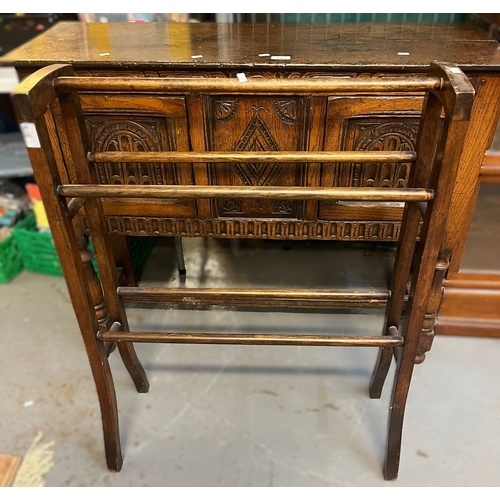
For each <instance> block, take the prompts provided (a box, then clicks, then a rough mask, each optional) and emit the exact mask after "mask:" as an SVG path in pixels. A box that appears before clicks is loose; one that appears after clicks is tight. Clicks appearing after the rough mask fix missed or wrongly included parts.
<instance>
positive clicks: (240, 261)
mask: <svg viewBox="0 0 500 500" xmlns="http://www.w3.org/2000/svg"><path fill="white" fill-rule="evenodd" d="M184 243H185V253H186V264H187V269H188V278H187V281H186V283H185V285H186V286H204V287H209V286H213V287H219V286H220V287H222V286H238V285H239V286H242V285H243V286H252V285H261V286H269V287H271V286H276V287H280V286H281V287H285V286H289V287H308V286H311V287H312V286H316V287H321V286H325V287H327V286H332V287H335V286H348V287H356V286H366V284H368V282H370V283H371V284H372V285H374V286H385V283H386V281H387V278H388V275H389V271H390V265H391V262H392V258H393V252H392V249H391V248H386V247H384V246H383V245H382V246H378V247H377V246H371V247H369V248H363V247H362V246H361V245H359V244H357V245H356V244H355V245H345V244H342V243H339V244H334V243H319V242H314V243H310V244H307V243H305V242H300V243H291V244H290V245H289V247H288V249H287V250H284V249H283V242H243V243H242V244H241V246H240V248H239V249H235V248H233V249H231V248H230V245H229V243H228V242H227V241H214V240H210V241H206V240H200V239H195V240H184ZM173 262H174V253H173V244H172V241H171V240H168V239H165V240H162V242H161V244H160V245H158V246H157V247H156V248H155V250H154V252H153V254H152V256H151V258H150V259H149V261H148V264H147V266H146V269H145V271H144V274H143V278H142V282H141V284H142V285H170V286H178V285H179V281H178V275H177V271H176V268H175V265H174V264H173ZM355 270H356V271H355ZM129 320H130V323H131V327H132V328H135V329H141V330H157V329H158V328H160V329H162V330H167V331H176V330H178V331H179V330H185V331H194V332H202V331H224V332H243V331H245V332H256V333H258V332H267V333H273V332H297V333H304V332H307V333H327V332H328V333H335V332H338V333H349V334H350V333H352V334H365V335H378V334H380V331H381V327H382V316H381V313H380V312H376V313H365V314H347V313H345V314H342V313H338V314H335V315H327V314H299V313H297V314H279V313H249V312H232V311H225V310H215V309H214V310H212V311H195V312H191V311H176V310H168V311H160V310H153V311H151V310H140V309H130V310H129ZM0 330H1V337H2V349H1V351H0V362H1V366H2V378H3V386H4V388H5V389H4V396H3V398H2V405H1V408H2V413H1V415H2V418H1V419H0V443H1V444H0V453H8V454H13V455H23V454H24V453H25V452H26V450H27V449H28V447H29V445H30V444H31V443H32V441H33V439H34V437H35V435H36V434H37V433H38V432H39V431H41V432H43V435H44V441H45V442H48V441H54V442H55V445H54V448H55V464H54V466H53V468H52V469H51V470H50V471H49V473H48V474H47V476H46V485H47V486H500V473H499V467H498V464H499V463H500V446H499V443H500V384H498V380H500V363H498V352H499V349H500V339H474V338H464V337H439V338H437V339H436V340H435V342H434V347H433V350H432V351H431V353H429V355H428V356H427V360H426V361H425V363H424V364H423V365H421V366H417V367H416V370H415V376H414V379H413V382H412V387H411V390H410V397H409V402H408V407H407V412H406V421H405V429H404V440H403V449H402V457H401V467H400V476H399V479H398V481H397V482H394V483H393V482H389V483H388V482H385V481H384V480H383V478H382V463H383V458H384V453H385V441H386V423H387V415H388V409H389V396H390V389H391V386H392V379H393V376H394V367H393V368H392V370H391V373H390V375H389V379H388V381H387V384H386V390H385V392H384V394H383V397H382V399H381V400H370V399H369V397H368V385H369V381H370V376H371V371H372V368H373V365H374V363H375V358H376V354H377V353H376V350H374V349H370V348H359V349H354V348H328V347H325V348H323V347H316V348H312V347H302V348H300V347H272V346H267V347H266V346H201V345H191V346H189V345H161V344H160V345H152V344H150V345H147V344H142V345H141V344H139V345H137V351H138V354H139V357H140V358H141V360H142V362H143V364H144V366H145V368H146V371H147V373H148V376H149V380H150V382H151V390H150V392H149V393H148V394H137V393H136V392H135V390H134V387H133V385H132V382H131V380H130V378H129V376H128V374H127V373H126V371H125V369H124V368H123V366H122V364H121V362H120V359H119V356H118V355H117V353H114V354H112V356H111V358H110V362H111V365H112V370H113V374H114V379H115V384H116V390H117V397H118V405H119V409H120V426H121V436H122V440H123V450H124V455H125V461H124V466H123V470H122V472H121V473H119V474H117V473H113V472H110V471H108V470H107V468H106V465H105V459H104V451H103V440H102V430H101V422H100V413H99V408H98V402H97V396H96V392H95V387H94V383H93V380H92V376H91V372H90V368H89V365H88V361H87V358H86V354H85V351H84V348H83V342H82V340H81V337H80V334H79V331H78V329H77V325H76V321H75V318H74V315H73V312H72V309H71V305H70V303H69V299H68V294H67V290H66V286H65V283H64V280H63V279H62V278H55V277H48V276H43V275H38V274H33V273H28V272H23V273H22V274H21V275H19V276H18V277H17V278H16V279H14V281H12V282H11V283H10V284H9V285H2V286H0ZM29 402H33V404H31V405H30V403H29ZM26 403H28V405H26Z"/></svg>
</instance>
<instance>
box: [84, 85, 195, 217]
mask: <svg viewBox="0 0 500 500" xmlns="http://www.w3.org/2000/svg"><path fill="white" fill-rule="evenodd" d="M82 105H83V109H84V113H85V121H86V124H87V130H88V133H89V139H90V143H91V147H92V148H93V150H95V151H161V150H164V151H176V150H177V151H188V150H189V140H188V129H187V119H186V109H185V102H184V98H182V97H160V96H153V97H146V96H143V97H138V96H134V97H129V96H123V95H120V96H118V95H100V94H92V95H86V96H83V98H82ZM96 168H97V174H98V179H99V182H100V183H101V184H137V185H144V184H156V185H158V184H160V185H166V184H192V183H193V173H192V167H191V165H189V164H169V163H115V164H112V163H100V164H97V167H96ZM104 209H105V212H106V214H109V215H121V214H123V215H138V214H143V215H156V216H162V215H163V216H168V215H171V216H185V217H193V216H196V208H195V204H194V202H193V201H191V200H161V202H160V203H157V202H155V203H152V202H149V201H148V200H111V199H108V200H105V201H104Z"/></svg>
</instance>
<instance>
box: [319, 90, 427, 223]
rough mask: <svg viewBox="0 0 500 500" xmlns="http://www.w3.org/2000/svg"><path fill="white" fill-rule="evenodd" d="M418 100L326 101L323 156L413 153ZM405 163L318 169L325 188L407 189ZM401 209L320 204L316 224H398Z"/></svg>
mask: <svg viewBox="0 0 500 500" xmlns="http://www.w3.org/2000/svg"><path fill="white" fill-rule="evenodd" d="M422 103H423V100H422V98H421V97H418V96H415V97H400V96H384V97H377V96H364V97H361V96H352V97H331V98H329V100H328V107H327V114H326V132H325V145H324V148H325V150H326V151H330V150H341V151H413V150H414V149H415V139H416V136H417V132H418V125H419V118H420V112H421V108H422ZM410 168H411V164H409V163H400V164H395V163H330V164H324V165H323V168H322V175H321V177H322V178H321V184H322V186H328V187H332V186H333V187H388V188H392V187H399V188H402V187H407V185H408V176H409V174H410ZM402 213H403V204H402V203H389V202H388V203H380V202H339V201H322V202H320V204H319V218H320V219H327V220H348V221H356V220H365V221H366V220H378V221H397V220H400V219H401V216H402Z"/></svg>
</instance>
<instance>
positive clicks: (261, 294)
mask: <svg viewBox="0 0 500 500" xmlns="http://www.w3.org/2000/svg"><path fill="white" fill-rule="evenodd" d="M117 293H118V295H119V296H120V297H122V298H123V300H124V302H125V303H129V304H130V303H132V304H158V305H170V306H178V305H183V306H186V307H197V306H222V307H229V308H238V307H255V308H269V309H272V308H281V307H283V308H293V307H296V308H304V309H344V308H359V309H380V308H383V307H385V305H386V303H387V300H388V299H389V296H390V292H389V291H388V290H272V289H235V288H194V289H190V288H145V287H144V288H143V287H119V288H118V290H117Z"/></svg>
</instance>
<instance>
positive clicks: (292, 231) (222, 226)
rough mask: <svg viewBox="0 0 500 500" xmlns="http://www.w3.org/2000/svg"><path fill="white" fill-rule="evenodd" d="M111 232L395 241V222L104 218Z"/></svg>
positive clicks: (396, 228) (219, 236) (208, 236)
mask: <svg viewBox="0 0 500 500" xmlns="http://www.w3.org/2000/svg"><path fill="white" fill-rule="evenodd" d="M106 220H107V223H108V228H109V230H110V232H111V233H113V234H124V235H136V236H144V235H156V236H192V237H206V238H264V239H277V240H294V239H300V240H342V241H349V240H360V241H397V239H398V237H399V231H400V223H399V222H391V221H382V222H378V221H352V222H349V221H297V220H294V219H279V218H276V219H270V220H269V219H257V218H256V219H248V218H237V217H232V218H218V219H189V218H160V217H110V216H108V217H106Z"/></svg>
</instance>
